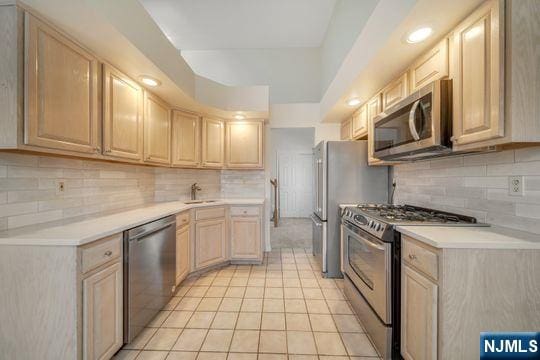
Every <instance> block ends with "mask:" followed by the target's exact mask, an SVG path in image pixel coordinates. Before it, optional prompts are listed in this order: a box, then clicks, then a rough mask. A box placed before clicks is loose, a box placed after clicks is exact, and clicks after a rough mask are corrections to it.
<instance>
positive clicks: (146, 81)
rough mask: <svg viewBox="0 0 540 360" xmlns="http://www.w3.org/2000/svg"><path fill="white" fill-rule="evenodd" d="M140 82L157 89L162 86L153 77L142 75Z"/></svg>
mask: <svg viewBox="0 0 540 360" xmlns="http://www.w3.org/2000/svg"><path fill="white" fill-rule="evenodd" d="M139 80H141V82H142V83H143V84H145V85H148V86H152V87H156V86H158V85H161V82H160V81H159V80H157V79H154V78H153V77H150V76H146V75H142V76H139Z"/></svg>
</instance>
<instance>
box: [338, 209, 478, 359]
mask: <svg viewBox="0 0 540 360" xmlns="http://www.w3.org/2000/svg"><path fill="white" fill-rule="evenodd" d="M397 225H400V226H403V225H426V226H437V225H438V226H485V224H479V223H478V222H477V221H476V219H475V218H473V217H469V216H463V215H459V214H452V213H448V212H443V211H437V210H431V209H426V208H421V207H416V206H411V205H403V206H401V205H386V204H365V205H356V206H348V207H346V208H344V209H343V210H342V211H341V244H342V259H343V271H344V278H345V294H346V295H347V297H348V299H349V300H350V301H351V304H352V305H353V307H354V309H355V311H356V313H357V315H358V317H359V318H360V320H361V321H362V323H363V324H364V326H365V327H366V331H367V332H368V334H369V335H370V337H371V339H372V341H373V343H374V344H375V346H376V347H377V350H378V351H379V353H380V354H381V356H382V357H383V358H384V359H399V358H400V355H399V354H400V353H399V339H400V331H399V329H400V268H401V238H400V234H399V232H397V231H396V230H395V227H396V226H397Z"/></svg>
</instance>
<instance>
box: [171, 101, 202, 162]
mask: <svg viewBox="0 0 540 360" xmlns="http://www.w3.org/2000/svg"><path fill="white" fill-rule="evenodd" d="M200 138H201V134H200V119H199V116H197V115H194V114H190V113H185V112H181V111H177V110H174V111H173V116H172V154H171V155H172V165H173V166H188V167H196V166H198V165H199V164H200V157H201V156H200V154H201V149H200Z"/></svg>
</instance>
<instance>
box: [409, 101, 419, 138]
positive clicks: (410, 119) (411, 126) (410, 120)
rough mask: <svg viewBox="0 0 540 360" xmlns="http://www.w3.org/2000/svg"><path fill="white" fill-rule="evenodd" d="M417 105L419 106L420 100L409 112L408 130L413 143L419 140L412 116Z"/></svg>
mask: <svg viewBox="0 0 540 360" xmlns="http://www.w3.org/2000/svg"><path fill="white" fill-rule="evenodd" d="M418 105H420V106H421V104H420V100H416V101H415V103H414V104H413V106H412V108H411V111H410V112H409V130H410V131H411V135H412V137H413V139H414V140H415V141H418V140H420V135H419V134H418V130H417V129H416V124H415V122H414V116H415V115H416V109H417V108H418Z"/></svg>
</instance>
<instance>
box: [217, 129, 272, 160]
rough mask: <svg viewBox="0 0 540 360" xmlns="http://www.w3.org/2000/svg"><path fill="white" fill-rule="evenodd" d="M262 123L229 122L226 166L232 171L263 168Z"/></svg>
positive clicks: (226, 142)
mask: <svg viewBox="0 0 540 360" xmlns="http://www.w3.org/2000/svg"><path fill="white" fill-rule="evenodd" d="M263 129H264V123H263V122H262V121H247V120H244V121H227V123H226V132H225V134H226V141H225V164H226V166H227V168H230V169H260V168H262V167H263V162H264V158H263Z"/></svg>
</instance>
